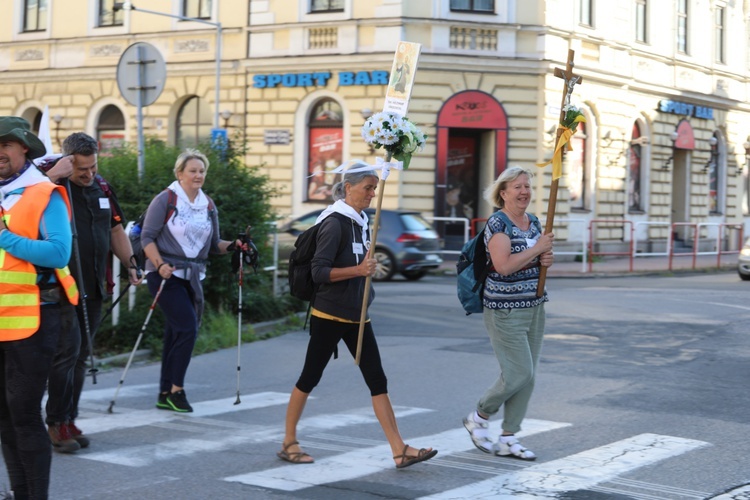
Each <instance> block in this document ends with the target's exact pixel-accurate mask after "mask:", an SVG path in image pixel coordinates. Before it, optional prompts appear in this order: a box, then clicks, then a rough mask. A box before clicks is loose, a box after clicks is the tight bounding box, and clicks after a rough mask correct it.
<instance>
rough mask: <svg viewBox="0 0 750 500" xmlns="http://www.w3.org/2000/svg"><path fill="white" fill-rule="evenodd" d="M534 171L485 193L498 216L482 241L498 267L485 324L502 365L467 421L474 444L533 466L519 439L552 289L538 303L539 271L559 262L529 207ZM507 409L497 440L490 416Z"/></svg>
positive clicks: (516, 173)
mask: <svg viewBox="0 0 750 500" xmlns="http://www.w3.org/2000/svg"><path fill="white" fill-rule="evenodd" d="M531 178H532V174H531V172H529V171H528V170H525V169H523V168H520V167H511V168H509V169H507V170H505V171H504V172H503V173H501V174H500V176H499V177H498V178H497V180H496V181H495V182H494V183H493V184H492V186H490V187H489V188H488V189H487V191H485V199H487V201H489V202H490V203H492V204H493V205H495V206H497V207H500V210H499V211H498V212H496V213H495V214H493V215H492V216H491V217H490V218H489V219H488V221H487V226H486V227H485V230H484V241H485V244H486V248H487V257H488V259H489V261H490V264H491V265H492V271H491V272H490V273H489V274H488V276H487V279H486V280H485V283H484V300H483V303H484V324H485V327H486V328H487V333H488V335H489V337H490V342H491V344H492V348H493V350H494V351H495V356H496V357H497V361H498V364H499V367H500V374H499V376H498V379H497V380H496V381H495V383H494V384H492V385H491V386H490V387H489V389H487V391H486V392H485V394H484V395H483V396H482V397H481V399H480V400H479V402H478V403H477V407H476V410H475V411H472V412H471V413H470V414H469V415H468V416H467V417H466V418H464V427H466V430H468V431H469V434H470V435H471V440H472V442H473V443H474V445H475V446H476V447H477V448H479V449H480V450H482V451H484V452H486V453H494V454H495V455H497V456H508V457H514V458H519V459H521V460H535V459H536V455H535V454H534V453H533V452H532V451H531V450H528V449H526V448H524V447H523V446H522V445H521V444H520V443H519V442H518V439H517V438H516V437H515V433H516V432H518V431H520V430H521V422H522V421H523V419H524V417H525V416H526V410H527V409H528V405H529V400H530V399H531V393H532V391H533V390H534V381H535V378H536V371H537V367H538V364H539V356H540V354H541V351H542V339H543V337H544V319H545V314H544V303H545V302H546V301H547V292H546V290H545V291H544V293H543V294H542V296H541V297H537V293H536V291H537V285H538V281H539V271H540V269H541V267H542V266H543V267H549V266H551V265H552V262H553V260H554V257H553V254H552V243H553V240H554V235H553V234H552V233H548V234H542V227H541V224H540V223H539V220H538V219H537V218H536V217H535V216H534V215H531V214H528V213H526V209H527V208H528V206H529V203H530V202H531V194H532V190H531ZM501 406H504V410H503V422H502V433H501V435H500V437H499V438H498V440H497V441H496V442H493V440H492V438H491V437H490V433H489V422H488V420H489V417H490V416H492V415H494V414H496V413H497V412H498V411H499V410H500V407H501Z"/></svg>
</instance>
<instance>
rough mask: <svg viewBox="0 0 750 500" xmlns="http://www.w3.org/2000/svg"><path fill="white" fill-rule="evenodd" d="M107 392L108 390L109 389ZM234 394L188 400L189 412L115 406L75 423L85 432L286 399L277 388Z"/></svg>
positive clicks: (154, 422) (145, 423)
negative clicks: (110, 410) (189, 404)
mask: <svg viewBox="0 0 750 500" xmlns="http://www.w3.org/2000/svg"><path fill="white" fill-rule="evenodd" d="M110 392H111V391H110ZM235 401H236V397H231V398H223V399H214V400H211V401H201V402H199V403H192V406H193V413H175V412H172V411H164V410H157V409H156V408H154V409H151V410H127V409H117V408H115V412H116V413H113V414H105V415H103V416H97V417H86V416H83V417H79V418H77V419H76V425H77V426H78V427H80V428H81V429H83V430H84V431H85V432H86V434H96V433H99V432H107V431H111V430H116V429H130V428H133V427H141V426H144V425H153V424H158V423H164V422H169V421H172V420H175V419H181V418H199V417H211V416H214V415H221V414H224V413H233V412H238V411H244V410H252V409H256V408H266V407H268V406H276V405H284V404H287V403H288V402H289V394H287V393H281V392H259V393H255V394H250V395H248V396H242V403H240V404H238V405H235V404H234V402H235Z"/></svg>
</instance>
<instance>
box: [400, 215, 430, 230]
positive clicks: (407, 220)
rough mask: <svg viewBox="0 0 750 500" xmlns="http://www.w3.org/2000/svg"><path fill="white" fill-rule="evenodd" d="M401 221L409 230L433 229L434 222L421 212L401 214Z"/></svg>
mask: <svg viewBox="0 0 750 500" xmlns="http://www.w3.org/2000/svg"><path fill="white" fill-rule="evenodd" d="M401 222H403V223H404V227H405V228H406V230H407V231H432V224H430V223H429V222H427V221H426V220H425V219H424V218H423V217H422V216H421V215H419V214H401Z"/></svg>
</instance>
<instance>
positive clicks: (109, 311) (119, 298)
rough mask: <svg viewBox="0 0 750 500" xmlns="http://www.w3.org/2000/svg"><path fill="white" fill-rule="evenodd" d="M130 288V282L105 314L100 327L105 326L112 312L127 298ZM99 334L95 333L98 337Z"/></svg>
mask: <svg viewBox="0 0 750 500" xmlns="http://www.w3.org/2000/svg"><path fill="white" fill-rule="evenodd" d="M128 288H130V282H128V284H127V285H125V288H123V289H122V292H120V295H118V296H117V298H116V299H115V301H114V302H112V305H111V306H109V309H107V312H105V313H104V316H102V320H101V322H100V323H99V324H100V325H103V324H104V322H105V321H106V320H107V318H109V315H110V314H112V310H114V308H115V306H116V305H117V304H119V303H120V300H122V298H123V297H124V296H125V294H126V293H128ZM96 334H97V332H94V336H96Z"/></svg>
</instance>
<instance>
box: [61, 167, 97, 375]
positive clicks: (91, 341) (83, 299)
mask: <svg viewBox="0 0 750 500" xmlns="http://www.w3.org/2000/svg"><path fill="white" fill-rule="evenodd" d="M65 190H66V191H67V192H68V200H69V201H70V214H71V217H70V228H71V230H72V231H73V252H74V253H75V257H76V267H78V275H79V276H78V278H79V279H78V291H79V293H80V296H81V308H82V309H83V325H84V328H85V329H86V338H87V339H88V341H89V357H90V359H91V368H89V373H90V374H91V383H92V384H96V372H98V371H99V370H97V369H96V364H95V363H94V337H93V336H92V335H91V325H90V322H89V310H88V307H87V302H88V295H86V288H85V287H84V285H83V267H82V266H81V252H80V247H79V245H78V230H77V228H76V214H75V210H74V208H73V193H72V192H71V191H70V180H69V179H68V178H67V177H66V178H65Z"/></svg>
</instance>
